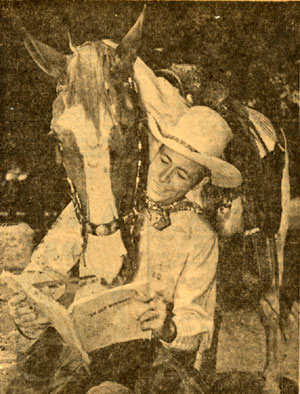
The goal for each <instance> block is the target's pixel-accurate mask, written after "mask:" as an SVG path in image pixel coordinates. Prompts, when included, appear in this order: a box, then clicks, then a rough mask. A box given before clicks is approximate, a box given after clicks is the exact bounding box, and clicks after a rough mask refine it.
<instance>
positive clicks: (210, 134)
mask: <svg viewBox="0 0 300 394" xmlns="http://www.w3.org/2000/svg"><path fill="white" fill-rule="evenodd" d="M162 123H164V122H163V119H162ZM164 126H166V127H164ZM161 129H162V134H163V135H164V137H166V138H171V139H172V138H173V139H176V140H177V142H178V143H182V145H184V146H185V147H186V148H189V149H190V150H191V151H197V152H198V153H202V154H206V155H209V156H214V157H218V158H220V157H221V156H222V155H223V153H224V149H225V148H226V146H227V144H228V142H229V141H230V140H231V138H232V132H231V130H230V128H229V126H228V124H227V123H226V121H225V120H224V119H223V118H222V117H221V116H220V115H219V114H218V113H217V112H216V111H214V110H212V109H211V108H208V107H204V106H196V107H192V108H189V109H188V110H187V111H186V112H185V113H184V114H183V115H182V116H181V117H180V118H179V120H178V122H177V123H176V124H175V125H172V126H171V127H169V128H168V127H167V125H163V124H161Z"/></svg>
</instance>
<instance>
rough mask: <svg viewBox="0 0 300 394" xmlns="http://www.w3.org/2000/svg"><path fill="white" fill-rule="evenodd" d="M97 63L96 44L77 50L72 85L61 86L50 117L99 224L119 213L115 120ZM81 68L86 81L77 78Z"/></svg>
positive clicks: (84, 203)
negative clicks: (113, 165)
mask: <svg viewBox="0 0 300 394" xmlns="http://www.w3.org/2000/svg"><path fill="white" fill-rule="evenodd" d="M98 63H99V58H98V53H97V51H96V48H95V46H94V45H93V44H88V45H86V46H83V47H82V48H79V50H78V52H77V53H75V54H74V56H73V57H72V58H71V60H70V62H69V64H68V77H69V81H68V88H66V89H62V92H61V93H60V94H59V96H58V97H57V99H56V100H55V102H54V104H53V118H52V122H51V128H52V130H53V131H54V132H55V134H56V135H57V137H58V140H59V143H60V145H61V147H62V155H63V161H64V165H65V168H66V171H67V174H68V177H69V178H70V179H71V181H72V184H73V185H74V187H75V188H76V192H77V193H78V196H79V199H80V203H81V208H82V211H83V214H84V216H86V217H87V218H88V220H89V222H91V223H94V224H100V223H109V222H111V221H112V220H113V219H114V218H117V217H118V213H117V210H116V205H115V198H114V196H113V193H112V187H111V179H110V156H109V139H110V133H111V130H112V128H113V121H112V118H111V115H110V113H109V112H108V111H107V109H106V108H105V104H106V103H105V100H103V98H102V97H101V96H102V95H103V93H102V90H103V86H102V85H104V83H105V81H103V77H102V75H101V72H99V71H101V70H102V65H101V64H98ZM85 71H88V73H86V72H85ZM80 72H81V74H82V75H81V76H80V77H82V80H78V77H79V76H78V75H77V74H78V73H80ZM101 79H102V80H101ZM88 95H90V97H87V96H88ZM89 99H90V100H89ZM95 101H96V102H95ZM87 107H88V108H87Z"/></svg>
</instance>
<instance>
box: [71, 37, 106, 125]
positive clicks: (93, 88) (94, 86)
mask: <svg viewBox="0 0 300 394" xmlns="http://www.w3.org/2000/svg"><path fill="white" fill-rule="evenodd" d="M103 84H104V77H103V52H102V50H101V46H99V45H96V43H86V44H84V45H82V46H81V47H79V48H78V51H77V52H76V53H75V54H74V56H73V58H72V59H71V61H70V62H69V65H68V89H67V105H68V106H73V105H76V104H82V106H83V108H84V110H85V112H86V116H87V117H88V118H89V119H91V120H92V121H93V122H94V125H95V128H96V130H98V129H99V108H100V102H101V100H102V98H103V93H102V92H103Z"/></svg>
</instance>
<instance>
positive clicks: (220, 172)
mask: <svg viewBox="0 0 300 394" xmlns="http://www.w3.org/2000/svg"><path fill="white" fill-rule="evenodd" d="M148 122H149V128H150V131H151V134H152V135H153V137H154V138H155V139H157V140H158V141H159V142H161V143H162V144H163V145H166V146H167V147H168V148H170V149H172V150H174V151H175V152H177V153H179V154H181V155H182V156H184V157H186V158H187V159H190V160H193V161H195V162H196V163H198V164H200V165H202V166H204V167H206V168H208V169H209V170H210V172H211V176H212V179H211V181H212V184H213V185H215V186H219V187H224V188H235V187H238V186H240V185H241V184H242V182H243V178H242V174H241V173H240V171H239V170H238V169H237V168H236V167H234V166H233V165H232V164H230V163H228V162H226V161H224V160H222V159H219V158H217V157H213V156H209V155H207V154H205V153H199V152H192V151H191V150H189V149H188V148H186V147H185V146H184V145H182V144H180V143H179V142H177V141H175V140H173V139H170V138H167V137H163V136H162V135H161V132H160V130H159V128H158V127H157V123H156V120H155V119H154V118H153V116H152V115H150V114H149V113H148Z"/></svg>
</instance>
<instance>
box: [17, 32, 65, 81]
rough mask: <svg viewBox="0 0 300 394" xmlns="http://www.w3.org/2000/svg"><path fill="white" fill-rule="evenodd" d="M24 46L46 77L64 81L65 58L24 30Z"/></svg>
mask: <svg viewBox="0 0 300 394" xmlns="http://www.w3.org/2000/svg"><path fill="white" fill-rule="evenodd" d="M23 31H24V33H25V39H24V44H25V46H26V49H27V51H28V52H29V54H30V56H31V57H32V59H33V60H34V61H35V62H36V64H37V65H38V66H39V67H40V68H41V69H42V70H43V71H44V72H45V73H46V74H48V75H51V76H52V77H54V78H56V79H57V80H64V77H65V75H66V72H67V56H66V55H63V54H61V53H59V52H58V51H56V50H55V49H53V48H51V47H49V46H48V45H46V44H43V43H42V42H40V41H38V40H36V39H34V38H33V37H32V36H31V34H29V33H28V32H27V31H26V30H23Z"/></svg>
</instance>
